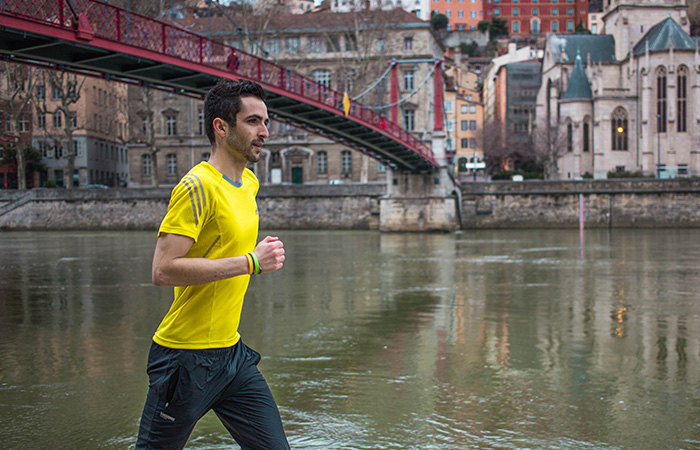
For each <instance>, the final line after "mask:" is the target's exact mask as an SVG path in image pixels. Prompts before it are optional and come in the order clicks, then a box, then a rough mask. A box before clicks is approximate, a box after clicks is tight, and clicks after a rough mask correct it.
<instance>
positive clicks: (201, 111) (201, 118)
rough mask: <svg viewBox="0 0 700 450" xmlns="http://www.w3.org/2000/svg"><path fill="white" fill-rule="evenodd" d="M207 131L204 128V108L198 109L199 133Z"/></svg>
mask: <svg viewBox="0 0 700 450" xmlns="http://www.w3.org/2000/svg"><path fill="white" fill-rule="evenodd" d="M204 133H206V131H205V129H204V108H199V109H198V110H197V134H199V135H200V136H201V135H203V134H204Z"/></svg>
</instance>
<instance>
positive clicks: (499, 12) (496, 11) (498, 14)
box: [493, 8, 501, 16]
mask: <svg viewBox="0 0 700 450" xmlns="http://www.w3.org/2000/svg"><path fill="white" fill-rule="evenodd" d="M493 13H494V15H496V16H500V15H501V8H496V9H494V10H493Z"/></svg>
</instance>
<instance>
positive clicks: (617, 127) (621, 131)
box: [611, 106, 627, 150]
mask: <svg viewBox="0 0 700 450" xmlns="http://www.w3.org/2000/svg"><path fill="white" fill-rule="evenodd" d="M611 131H612V149H613V150H627V111H625V109H624V108H623V107H621V106H619V107H617V108H616V109H615V111H613V114H612V116H611Z"/></svg>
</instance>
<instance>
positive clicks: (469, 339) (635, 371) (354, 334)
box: [0, 230, 700, 450]
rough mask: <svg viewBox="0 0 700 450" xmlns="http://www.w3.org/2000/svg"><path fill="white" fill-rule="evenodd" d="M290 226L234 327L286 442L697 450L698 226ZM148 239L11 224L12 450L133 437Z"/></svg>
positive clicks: (346, 446)
mask: <svg viewBox="0 0 700 450" xmlns="http://www.w3.org/2000/svg"><path fill="white" fill-rule="evenodd" d="M276 234H277V235H278V236H279V237H280V238H281V239H282V240H283V241H284V242H285V244H286V249H287V261H286V264H285V267H284V268H283V269H282V270H281V271H279V272H276V273H273V274H265V275H262V276H259V277H255V278H254V279H253V280H252V282H251V286H250V289H249V292H248V295H247V299H246V304H245V306H244V312H243V324H242V328H241V330H240V331H241V334H242V335H243V338H244V340H245V342H246V343H247V344H248V345H250V346H251V347H253V348H255V349H256V350H258V351H259V352H260V353H262V354H263V360H262V362H261V364H260V368H261V370H262V372H263V374H264V375H265V376H266V378H267V380H268V382H269V383H270V385H271V388H272V390H273V393H274V395H275V397H276V399H277V402H278V404H279V406H280V411H281V414H282V418H283V421H284V423H285V428H286V430H287V434H288V436H289V440H290V443H291V445H292V448H293V449H296V450H302V449H309V450H310V449H329V450H365V449H367V450H373V449H396V450H406V449H416V450H417V449H422V450H423V449H425V450H448V449H449V450H452V449H571V450H574V449H576V450H578V449H635V450H639V449H642V450H643V449H650V450H657V449H698V448H700V272H699V271H698V267H699V266H700V231H698V230H613V231H608V230H586V231H585V233H584V234H583V235H581V234H579V231H578V230H498V231H465V232H459V233H454V234H381V233H378V232H346V231H342V232H340V231H339V232H325V231H324V232H319V231H308V232H307V231H303V232H302V231H295V232H290V231H283V232H282V231H281V232H278V233H276ZM154 244H155V233H150V232H71V233H63V232H44V233H25V232H12V233H0V248H1V249H2V253H0V448H3V449H8V450H9V449H13V450H14V449H16V450H27V449H30V450H31V449H51V450H58V449H70V450H83V449H85V450H89V449H127V448H130V447H132V446H133V444H134V442H135V436H136V433H137V429H138V420H139V417H140V413H141V408H142V407H143V401H144V398H145V393H146V389H147V378H146V374H145V365H146V356H147V351H148V347H149V342H150V339H151V336H152V333H153V331H154V329H155V327H156V326H157V324H158V322H159V321H160V319H161V318H162V316H163V314H164V313H165V311H166V310H167V308H168V306H169V303H170V301H171V298H172V291H171V289H167V288H156V287H154V286H153V285H152V284H151V282H150V262H151V256H152V252H153V247H154ZM187 448H188V449H223V448H238V447H237V446H235V444H233V440H232V439H231V438H230V437H229V436H228V435H227V433H226V431H225V430H224V428H223V427H222V426H221V425H220V424H219V422H218V420H217V419H216V417H215V416H214V415H213V414H209V415H207V416H205V418H204V419H203V420H202V421H201V422H200V423H199V424H198V426H197V428H196V429H195V431H194V433H193V435H192V438H191V440H190V442H189V444H188V447H187Z"/></svg>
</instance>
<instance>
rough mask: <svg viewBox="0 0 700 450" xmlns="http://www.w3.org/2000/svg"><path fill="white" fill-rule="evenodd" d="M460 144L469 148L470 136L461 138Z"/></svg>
mask: <svg viewBox="0 0 700 450" xmlns="http://www.w3.org/2000/svg"><path fill="white" fill-rule="evenodd" d="M459 146H460V147H462V148H469V139H468V138H462V139H460V143H459Z"/></svg>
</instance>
